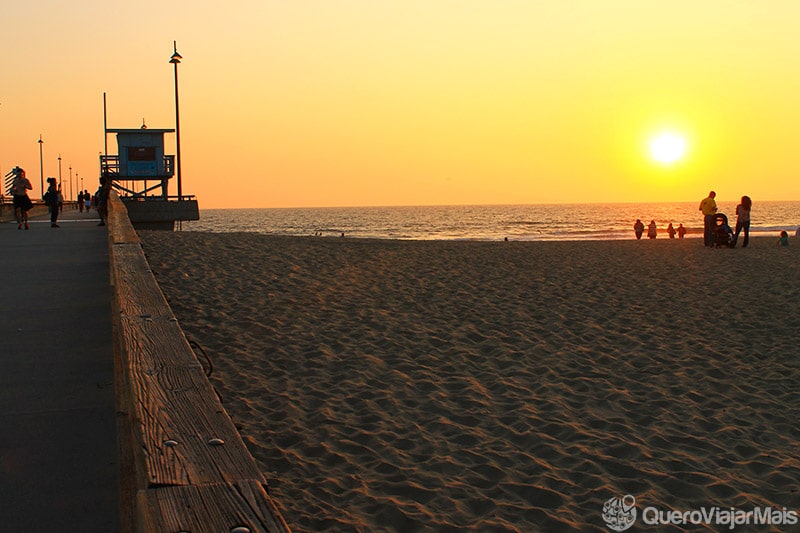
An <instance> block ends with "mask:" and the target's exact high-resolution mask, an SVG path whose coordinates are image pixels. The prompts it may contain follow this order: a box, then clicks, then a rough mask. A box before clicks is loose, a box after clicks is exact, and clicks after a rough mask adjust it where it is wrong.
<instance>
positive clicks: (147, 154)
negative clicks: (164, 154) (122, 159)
mask: <svg viewBox="0 0 800 533" xmlns="http://www.w3.org/2000/svg"><path fill="white" fill-rule="evenodd" d="M155 160H156V149H155V147H153V146H129V147H128V161H155Z"/></svg>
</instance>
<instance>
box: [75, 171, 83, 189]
mask: <svg viewBox="0 0 800 533" xmlns="http://www.w3.org/2000/svg"><path fill="white" fill-rule="evenodd" d="M75 183H78V173H77V172H76V173H75ZM81 190H83V178H81Z"/></svg>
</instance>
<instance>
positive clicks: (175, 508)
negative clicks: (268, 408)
mask: <svg viewBox="0 0 800 533" xmlns="http://www.w3.org/2000/svg"><path fill="white" fill-rule="evenodd" d="M110 204H111V207H110V213H109V226H110V227H109V250H110V251H109V258H110V261H111V284H112V288H113V299H114V302H113V312H114V317H113V328H114V334H115V360H116V365H117V372H116V373H117V378H116V382H117V393H118V395H120V396H121V397H119V398H118V404H117V405H118V412H119V417H120V418H119V419H120V424H121V425H123V426H125V427H124V428H122V429H121V430H120V440H121V442H120V453H121V456H122V467H123V471H122V476H123V477H125V478H126V480H125V481H123V486H122V487H121V491H122V495H123V498H125V499H127V500H128V501H126V502H123V503H122V505H123V523H122V524H121V527H122V529H123V531H127V530H131V529H132V528H133V527H135V528H136V529H137V530H139V531H148V532H149V531H153V532H161V531H232V530H234V529H235V528H237V527H247V528H248V529H249V530H250V531H279V532H288V531H289V527H288V525H287V524H286V522H285V521H284V520H283V518H282V517H281V514H280V512H279V510H278V508H277V506H276V505H275V504H274V502H273V501H272V499H271V498H270V497H269V494H268V493H267V491H266V480H265V478H264V476H263V475H262V474H261V472H260V470H259V468H258V465H257V463H256V462H255V459H253V457H252V456H251V455H250V453H249V452H248V450H247V448H246V446H245V445H244V442H243V441H242V439H241V436H240V435H239V433H238V432H237V431H236V427H235V426H234V425H233V422H232V421H231V419H230V417H229V416H228V414H227V413H226V412H225V409H224V408H223V407H222V405H221V403H220V402H219V399H218V397H217V395H216V392H215V391H214V388H213V387H212V386H211V384H210V383H209V381H208V379H207V378H206V376H205V373H204V371H203V368H202V365H200V363H199V362H198V360H197V357H196V356H195V354H194V352H193V351H192V349H191V347H190V346H189V343H188V342H187V340H186V337H185V336H184V335H183V331H182V330H181V329H180V325H179V324H178V321H177V319H176V318H175V316H174V314H173V313H172V310H171V309H170V307H169V304H168V303H167V301H166V299H165V298H164V295H163V293H162V292H161V289H160V288H159V287H158V283H157V282H156V280H155V278H154V276H153V274H152V272H151V270H150V266H149V265H148V263H147V260H146V258H145V256H144V253H143V251H142V247H141V243H140V242H139V239H138V235H136V232H135V231H134V230H133V227H132V226H131V224H130V221H129V220H128V217H127V213H126V210H125V206H124V205H123V204H122V202H121V201H120V200H119V199H118V198H117V197H116V194H114V195H113V198H112V200H111V202H110ZM133 480H135V481H133ZM137 490H138V492H136V494H135V500H136V503H135V504H134V503H133V499H134V494H133V493H134V492H135V491H137ZM134 507H135V509H134ZM126 515H127V517H126ZM132 522H135V524H132Z"/></svg>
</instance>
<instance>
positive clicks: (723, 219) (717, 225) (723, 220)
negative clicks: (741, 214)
mask: <svg viewBox="0 0 800 533" xmlns="http://www.w3.org/2000/svg"><path fill="white" fill-rule="evenodd" d="M712 229H713V231H714V246H715V247H716V248H722V247H723V246H725V247H727V248H733V245H734V242H733V230H732V229H731V227H730V226H729V225H728V217H727V216H725V215H724V214H723V213H717V214H716V215H714V220H713V226H712Z"/></svg>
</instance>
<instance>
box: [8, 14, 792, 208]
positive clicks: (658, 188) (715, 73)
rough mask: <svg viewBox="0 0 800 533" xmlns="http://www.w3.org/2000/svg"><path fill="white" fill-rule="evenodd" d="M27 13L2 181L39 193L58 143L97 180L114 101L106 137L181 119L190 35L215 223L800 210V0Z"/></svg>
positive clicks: (65, 177) (171, 147)
mask: <svg viewBox="0 0 800 533" xmlns="http://www.w3.org/2000/svg"><path fill="white" fill-rule="evenodd" d="M7 4H9V3H7ZM10 4H12V5H4V6H3V7H2V8H0V15H1V18H2V21H3V31H2V33H0V76H2V78H0V79H2V83H0V172H2V173H3V174H5V173H7V172H8V171H9V170H10V169H11V168H12V167H14V166H17V165H18V166H20V167H22V168H24V169H25V170H26V171H27V174H28V177H29V178H30V179H31V181H32V182H33V183H34V193H33V194H34V195H37V194H39V183H40V159H39V148H40V144H39V142H38V140H39V138H40V135H41V138H42V141H43V143H42V144H41V149H42V165H41V166H42V167H43V174H44V177H47V176H54V177H58V175H59V160H58V158H59V156H60V157H61V171H60V172H61V179H62V183H63V185H62V187H63V188H64V190H65V191H66V193H67V195H69V194H70V185H69V182H70V175H72V186H71V187H72V188H73V190H74V191H77V188H78V187H79V182H82V184H83V188H86V189H89V190H92V191H93V190H94V189H96V188H97V178H98V176H99V162H98V155H99V154H100V153H102V152H103V150H104V140H105V136H104V129H103V128H104V126H103V124H104V123H103V94H104V93H105V94H106V99H107V118H108V127H109V128H138V127H140V126H141V125H142V123H145V124H146V125H147V126H148V127H150V128H174V127H175V94H174V82H175V81H174V68H173V65H171V64H170V63H169V58H170V56H171V55H172V52H173V41H177V49H178V52H179V53H180V54H181V56H183V59H182V62H181V64H180V65H179V66H178V85H179V96H180V126H181V163H182V166H183V168H182V182H183V183H182V188H183V192H184V193H185V194H194V195H196V196H197V198H198V200H199V204H200V208H201V209H206V208H235V207H319V206H365V205H381V206H383V205H458V204H528V203H534V204H535V203H595V202H677V201H695V200H696V201H698V202H699V200H700V199H702V198H703V197H705V196H706V195H707V193H708V191H709V190H710V189H714V190H715V191H716V192H717V199H718V200H720V201H735V200H736V199H738V198H739V197H740V196H742V195H744V194H747V195H749V196H751V197H752V198H753V200H754V202H758V201H767V200H800V179H798V177H800V176H799V175H800V160H798V157H797V154H798V152H799V151H798V149H797V146H796V145H797V144H798V141H800V40H798V39H797V38H796V37H795V34H796V25H797V21H798V20H800V2H797V1H796V0H770V1H767V2H755V1H752V0H703V1H702V2H698V1H697V0H668V1H648V0H591V1H590V0H582V1H581V0H553V1H549V0H537V1H534V0H519V1H518V0H471V1H470V0H458V1H457V0H402V1H399V0H398V1H395V0H326V1H322V0H292V1H287V0H280V1H278V0H231V1H229V2H225V3H220V2H213V3H212V2H210V1H208V0H192V1H188V0H173V1H170V2H163V1H160V2H156V1H153V0H142V1H139V2H136V3H131V2H121V1H117V0H110V1H104V2H88V1H76V0H60V1H59V0H40V1H38V2H13V3H10ZM663 132H671V133H672V134H673V135H677V136H679V137H681V138H682V139H684V141H685V143H686V153H685V155H684V156H683V158H681V159H679V160H678V161H675V162H673V163H671V164H665V163H662V162H659V161H657V160H655V159H654V158H653V157H652V155H651V154H650V153H649V149H648V145H649V143H650V141H651V140H652V139H653V138H654V137H655V136H657V135H658V134H660V133H663ZM107 138H108V145H109V153H111V154H115V153H116V139H115V136H114V135H108V137H107ZM165 139H166V144H167V152H168V153H170V154H174V153H175V142H176V136H175V134H167V135H166V137H165ZM173 181H175V180H173ZM171 193H172V194H175V186H174V185H173V186H171ZM73 196H74V194H73Z"/></svg>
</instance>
